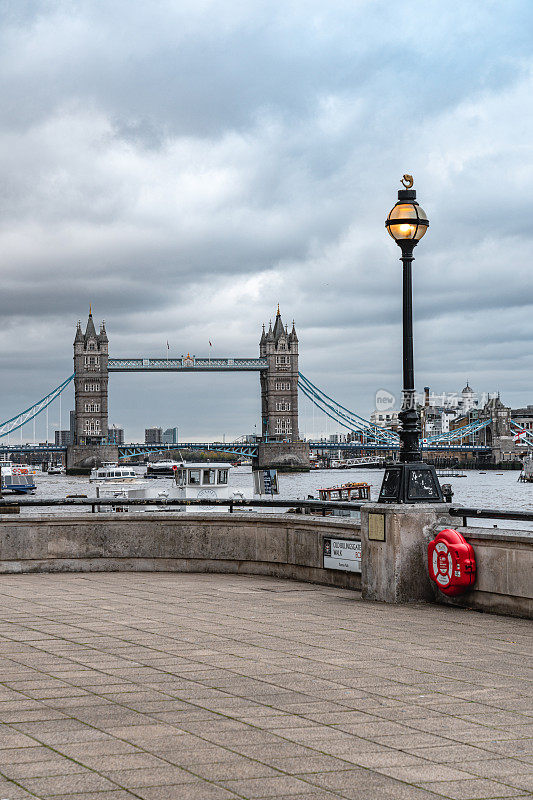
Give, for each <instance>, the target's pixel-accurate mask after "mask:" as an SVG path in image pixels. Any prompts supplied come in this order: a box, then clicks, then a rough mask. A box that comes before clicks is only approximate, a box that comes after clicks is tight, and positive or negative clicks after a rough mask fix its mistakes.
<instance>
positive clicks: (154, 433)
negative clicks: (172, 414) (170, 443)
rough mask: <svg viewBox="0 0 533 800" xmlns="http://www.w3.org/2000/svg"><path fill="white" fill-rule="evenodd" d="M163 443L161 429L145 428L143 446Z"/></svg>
mask: <svg viewBox="0 0 533 800" xmlns="http://www.w3.org/2000/svg"><path fill="white" fill-rule="evenodd" d="M162 442H163V429H162V428H146V429H145V431H144V443H145V444H162Z"/></svg>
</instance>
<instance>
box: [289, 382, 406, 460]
mask: <svg viewBox="0 0 533 800" xmlns="http://www.w3.org/2000/svg"><path fill="white" fill-rule="evenodd" d="M298 376H299V378H300V380H299V382H298V385H299V388H300V390H301V391H302V393H303V394H304V395H305V396H306V397H307V398H308V399H309V400H311V402H312V403H314V405H315V406H316V407H317V408H319V409H320V410H321V411H322V412H323V413H324V414H326V416H328V417H329V418H330V419H332V420H334V421H335V422H337V423H338V424H339V425H341V426H342V427H343V428H347V429H348V430H350V431H355V432H359V433H362V434H363V435H364V436H365V438H366V439H367V440H373V441H379V442H380V443H385V444H390V445H393V446H394V445H397V444H398V435H397V434H396V433H394V432H393V431H388V430H386V429H385V428H380V427H379V426H378V425H373V424H372V423H371V422H370V421H369V420H367V419H365V418H364V417H361V416H359V414H356V413H354V412H353V411H350V410H349V409H348V408H346V407H345V406H343V405H341V404H340V403H338V402H337V401H336V400H334V399H333V398H332V397H330V396H329V395H327V394H326V393H325V392H323V391H322V390H321V389H319V388H318V386H315V384H314V383H312V382H311V381H310V380H309V379H308V378H306V377H305V375H303V374H302V373H301V372H299V373H298Z"/></svg>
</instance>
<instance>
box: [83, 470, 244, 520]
mask: <svg viewBox="0 0 533 800" xmlns="http://www.w3.org/2000/svg"><path fill="white" fill-rule="evenodd" d="M173 472H174V482H173V483H170V484H167V485H166V486H157V485H154V484H153V482H152V481H150V482H148V481H142V480H141V481H137V484H138V485H135V486H131V485H129V486H128V485H121V486H118V485H116V484H115V485H111V482H109V483H107V482H103V485H101V486H99V487H97V497H102V498H103V497H105V498H109V499H111V498H117V499H120V500H157V499H159V500H217V499H218V500H247V499H252V497H253V489H252V487H250V490H249V491H244V490H242V489H235V488H233V487H232V486H231V484H230V472H231V466H230V465H229V464H227V463H226V462H221V463H220V462H201V463H191V464H185V463H181V464H177V465H176V469H175V470H173ZM200 508H201V510H207V509H211V510H215V511H216V510H224V508H226V507H223V508H222V509H217V506H206V507H205V509H204V508H203V507H200ZM127 509H128V506H119V505H117V506H111V510H112V511H118V510H120V511H124V510H127ZM195 509H196V510H198V509H199V506H196V505H195V506H190V507H186V506H170V507H169V509H168V510H172V511H186V510H189V511H194V510H195ZM98 510H99V511H109V510H110V507H109V506H100V507H99V508H98ZM138 510H143V511H145V510H150V511H160V510H161V508H160V507H158V506H140V508H139V509H138Z"/></svg>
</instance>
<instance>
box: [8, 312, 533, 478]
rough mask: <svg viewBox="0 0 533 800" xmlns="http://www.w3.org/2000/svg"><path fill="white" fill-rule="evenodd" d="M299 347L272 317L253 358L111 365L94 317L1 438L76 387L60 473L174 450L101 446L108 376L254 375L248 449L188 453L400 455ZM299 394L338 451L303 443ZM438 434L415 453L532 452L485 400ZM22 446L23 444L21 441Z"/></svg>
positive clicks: (302, 457) (267, 457) (32, 449)
mask: <svg viewBox="0 0 533 800" xmlns="http://www.w3.org/2000/svg"><path fill="white" fill-rule="evenodd" d="M298 348H299V342H298V336H297V333H296V328H295V325H294V322H293V324H292V328H291V330H290V331H289V329H288V327H287V326H286V325H284V324H283V321H282V318H281V314H280V311H279V306H278V310H277V313H276V316H275V320H274V325H272V324H270V325H269V327H268V330H266V329H265V326H264V325H263V330H262V333H261V337H260V340H259V354H258V356H251V357H249V358H245V357H231V356H228V357H225V358H212V357H210V356H207V357H206V356H197V355H191V354H190V353H187V354H186V355H181V356H180V357H179V358H177V357H174V358H170V357H168V358H152V357H148V358H144V357H120V358H119V357H115V356H110V354H109V339H108V336H107V331H106V328H105V324H104V323H103V322H102V323H101V325H100V327H99V330H98V332H97V330H96V328H95V325H94V320H93V316H92V312H91V311H90V312H89V317H88V320H87V325H86V327H85V331H83V330H82V327H81V323H80V322H78V325H77V328H76V335H75V338H74V372H73V374H72V375H70V376H69V377H68V378H67V379H66V380H64V381H63V382H62V383H61V384H60V385H59V386H58V387H56V388H55V389H54V390H53V391H51V392H49V393H48V394H47V395H45V396H44V397H43V398H42V399H41V400H39V401H38V402H37V403H34V404H33V405H32V406H30V407H29V408H27V409H25V410H24V411H22V412H20V413H19V414H17V415H15V416H14V417H12V418H11V419H9V420H7V421H6V422H4V423H2V424H0V439H1V438H2V437H5V436H9V434H10V433H12V432H13V431H15V430H18V429H20V430H21V432H22V428H23V426H24V425H26V424H27V423H28V422H30V421H31V420H35V417H37V416H38V415H39V414H42V413H43V412H45V411H46V412H47V409H48V406H49V405H50V404H51V403H52V402H53V401H54V400H56V399H57V398H59V402H60V401H61V394H62V392H63V391H64V390H65V389H66V388H67V387H68V386H69V385H70V383H71V382H72V381H73V382H74V405H75V411H74V417H75V424H74V444H73V445H72V446H69V448H68V452H67V466H69V467H76V466H90V465H92V464H94V463H96V462H99V461H102V460H109V461H110V460H113V461H116V460H117V459H118V458H127V457H130V456H134V455H141V454H144V453H147V452H154V451H163V450H165V449H175V447H176V446H175V445H168V446H166V447H165V446H164V445H153V446H150V445H145V444H142V443H140V444H135V443H134V444H126V445H123V446H120V447H117V445H115V444H111V443H109V442H108V386H109V376H110V374H112V373H116V372H139V373H142V372H150V373H153V372H257V373H258V374H259V385H260V391H261V436H260V437H259V438H258V439H257V440H256V441H254V442H242V441H238V442H230V443H224V442H203V443H198V442H194V443H180V445H179V446H180V447H182V448H184V449H185V448H187V449H196V450H198V449H202V450H214V451H219V452H226V453H233V454H235V455H246V456H252V457H254V458H255V459H256V464H257V465H258V466H278V467H280V468H295V469H306V468H308V466H309V450H310V449H312V450H313V451H316V452H323V453H325V452H328V451H329V452H332V451H344V452H349V453H351V454H352V455H354V456H360V457H364V456H365V455H378V454H379V455H381V456H385V457H391V456H392V457H394V456H395V454H396V453H397V452H398V448H399V440H398V434H397V433H396V432H394V431H391V430H389V429H386V428H381V427H378V426H377V425H375V424H373V423H371V422H369V421H368V420H367V419H365V418H364V417H362V416H360V415H359V414H357V413H355V412H354V411H350V410H349V409H348V408H347V407H346V406H343V405H341V404H340V403H339V402H338V401H336V400H334V399H333V398H332V397H331V396H330V395H328V394H326V393H325V392H324V391H323V390H321V389H319V388H318V387H317V386H316V385H315V384H313V383H312V382H311V381H310V380H309V379H308V378H307V377H306V376H305V375H302V373H301V372H300V371H299V364H298V360H299V350H298ZM299 392H301V393H302V395H303V396H304V397H305V398H307V399H308V400H309V401H310V402H311V403H312V404H313V408H318V409H319V410H320V411H321V412H322V413H323V414H324V415H325V416H326V417H328V418H329V419H330V420H332V421H333V422H334V423H335V426H336V427H337V429H339V428H340V429H344V430H345V431H348V432H349V436H348V437H347V438H348V440H349V441H346V442H324V441H302V440H301V439H300V432H299V422H298V410H299V409H298V395H299ZM459 425H460V427H459V426H458V427H456V428H455V429H453V430H450V431H448V432H446V433H442V434H439V435H434V436H428V437H427V438H425V439H423V440H422V442H421V445H422V449H423V450H424V451H426V452H427V453H428V454H430V455H431V456H435V455H453V454H454V453H456V454H458V453H471V454H475V455H482V456H484V457H488V456H490V455H491V454H492V457H493V459H495V460H496V461H497V462H499V461H500V460H505V459H506V458H509V457H512V454H513V453H514V452H516V450H515V443H516V442H517V440H518V441H519V443H520V446H521V447H522V448H524V447H526V448H527V447H530V448H531V447H533V433H532V432H531V431H527V430H523V429H522V426H521V425H520V424H519V423H518V422H517V421H515V420H513V419H511V412H510V409H508V408H505V407H504V406H503V404H502V403H501V401H500V399H499V398H497V399H493V400H490V401H489V402H488V403H487V404H486V406H485V407H484V408H483V409H479V410H478V411H476V413H475V414H474V413H473V412H472V413H471V414H470V416H468V417H465V418H464V419H463V420H462V421H460V423H459ZM21 442H22V439H21ZM66 450H67V448H66V447H64V446H62V445H52V444H49V443H42V444H39V445H35V444H34V445H24V444H22V443H21V444H20V445H12V444H9V440H8V443H7V444H6V443H5V441H4V443H0V454H7V453H13V454H19V455H28V454H30V453H42V454H45V453H62V452H64V451H66Z"/></svg>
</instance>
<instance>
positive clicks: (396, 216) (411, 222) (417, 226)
mask: <svg viewBox="0 0 533 800" xmlns="http://www.w3.org/2000/svg"><path fill="white" fill-rule="evenodd" d="M385 227H386V228H387V230H388V232H389V233H390V235H391V236H392V238H393V239H394V241H395V242H396V244H397V245H399V246H400V247H401V248H402V249H403V248H404V247H405V248H407V249H412V248H413V247H416V245H417V244H418V242H419V241H420V239H421V238H422V237H423V236H424V234H425V233H426V231H427V229H428V227H429V220H428V218H427V216H426V212H425V211H424V209H423V208H420V206H419V205H418V203H417V202H416V191H415V190H414V189H400V191H399V192H398V202H397V203H396V205H395V206H394V208H393V209H392V211H391V212H390V214H389V216H388V217H387V221H386V222H385Z"/></svg>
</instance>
